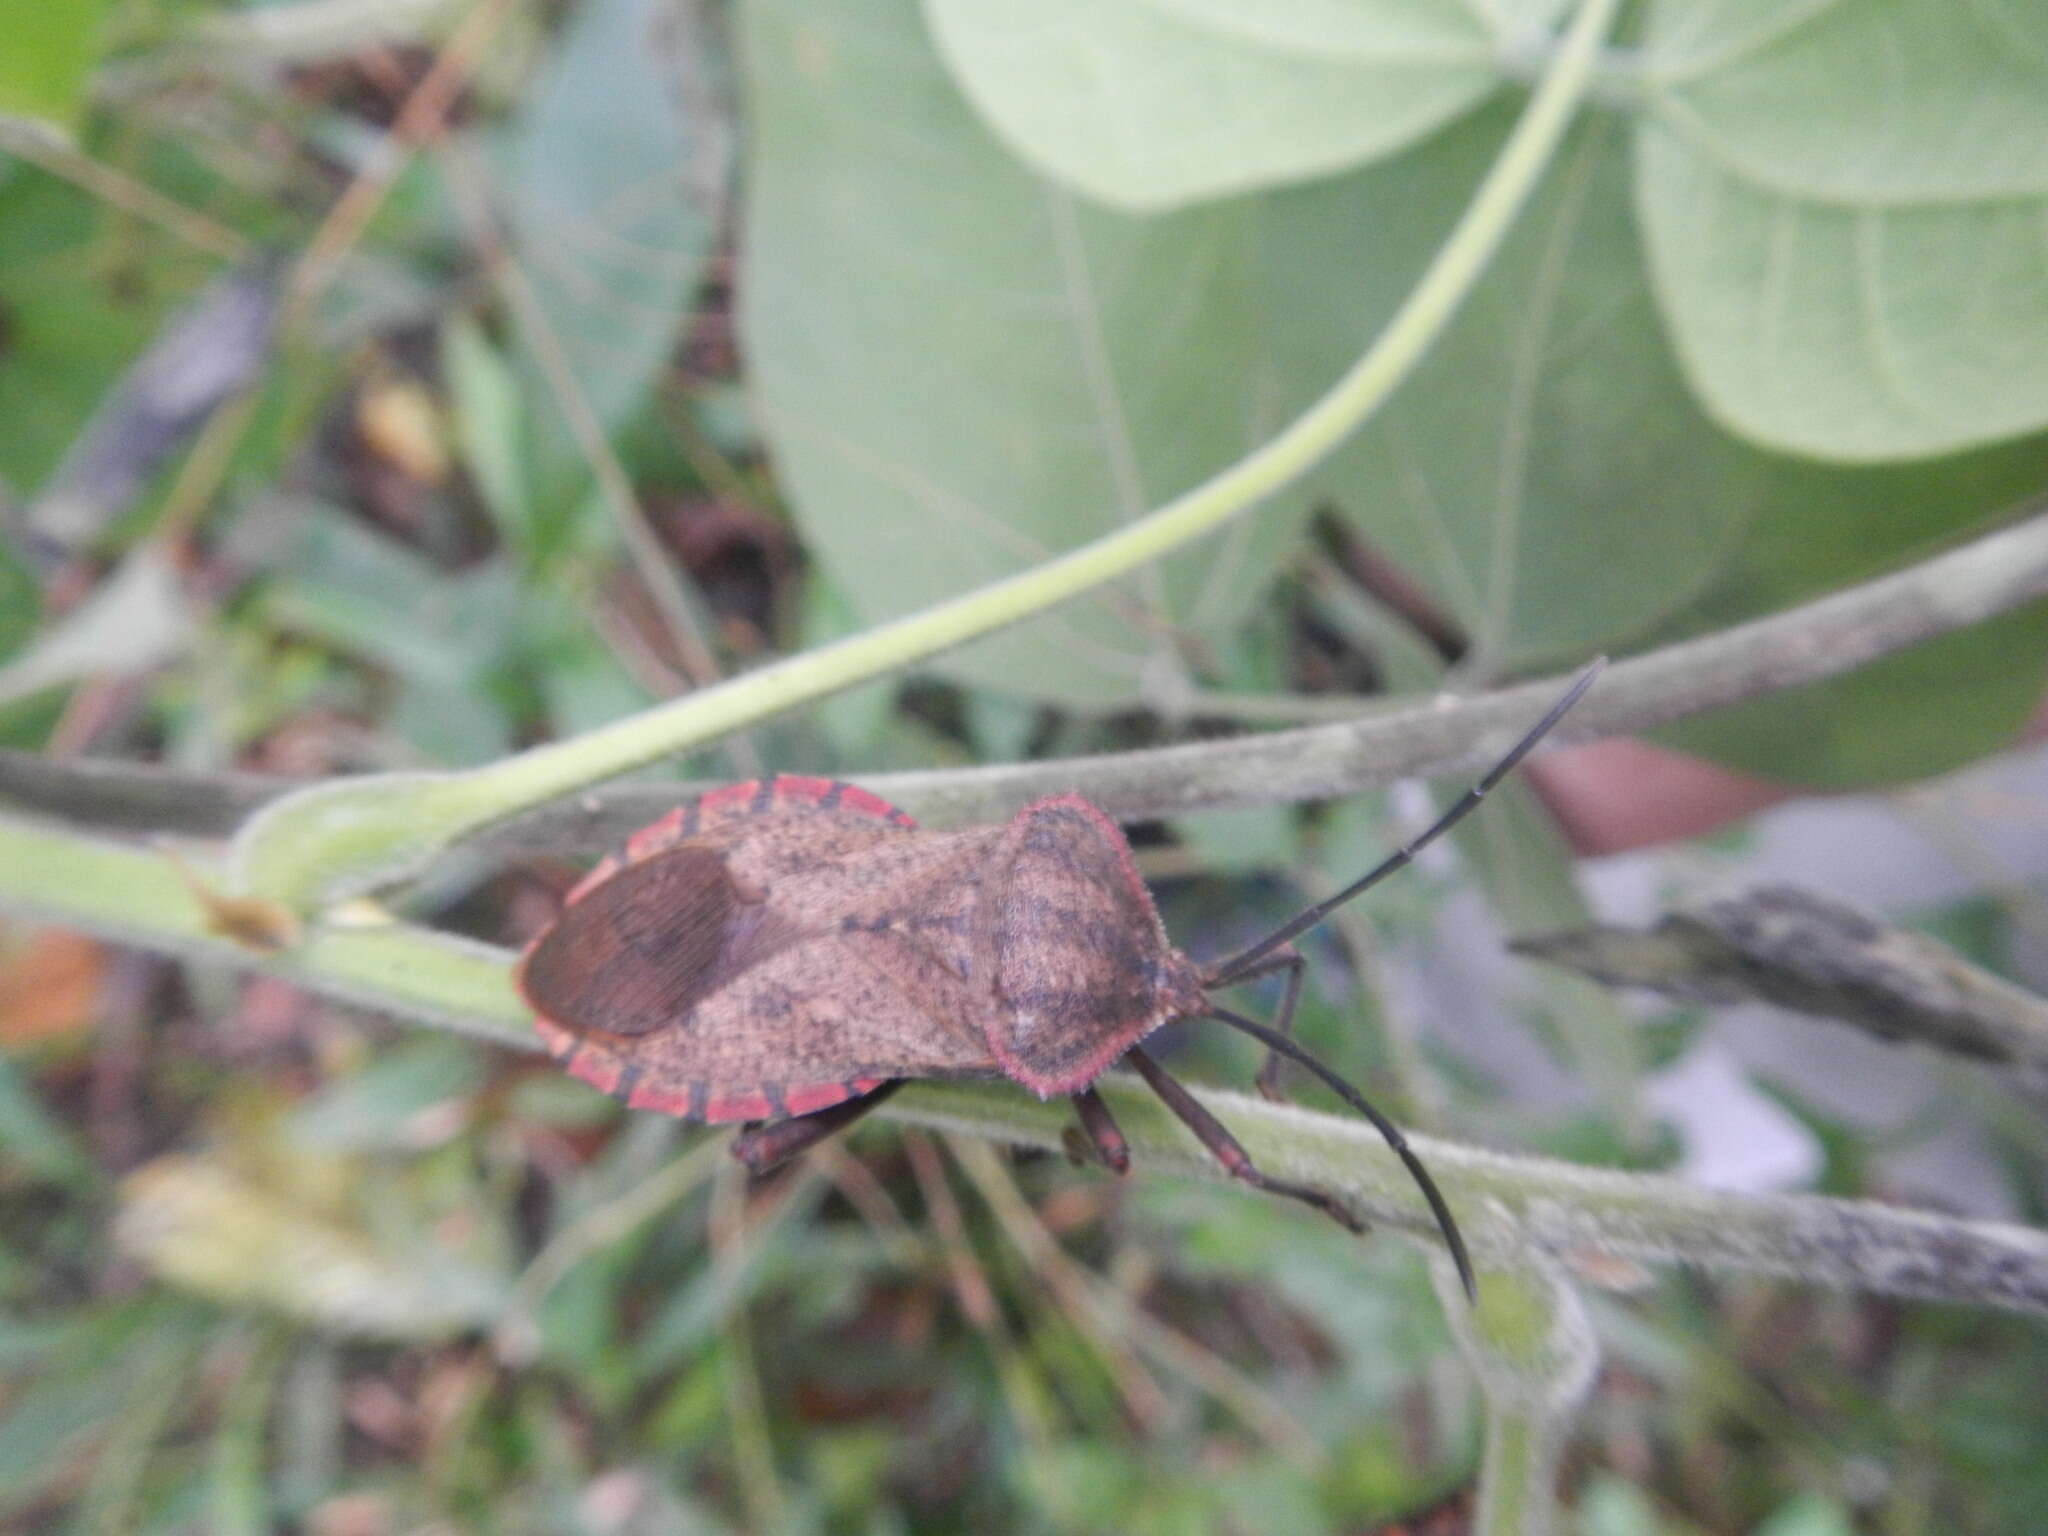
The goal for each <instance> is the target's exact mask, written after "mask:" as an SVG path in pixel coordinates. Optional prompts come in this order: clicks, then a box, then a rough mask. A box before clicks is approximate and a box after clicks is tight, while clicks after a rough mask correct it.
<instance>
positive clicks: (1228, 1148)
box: [1124, 1046, 1367, 1232]
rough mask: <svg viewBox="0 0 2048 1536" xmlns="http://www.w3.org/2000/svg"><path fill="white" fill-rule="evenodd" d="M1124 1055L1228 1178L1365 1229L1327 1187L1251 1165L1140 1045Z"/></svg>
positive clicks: (1232, 1139)
mask: <svg viewBox="0 0 2048 1536" xmlns="http://www.w3.org/2000/svg"><path fill="white" fill-rule="evenodd" d="M1124 1059H1125V1060H1126V1061H1128V1062H1129V1063H1130V1064H1131V1065H1132V1066H1133V1067H1135V1068H1137V1070H1138V1075H1139V1076H1140V1077H1142V1078H1144V1079H1145V1081H1146V1082H1147V1083H1148V1084H1149V1085H1150V1086H1151V1089H1152V1091H1153V1092H1154V1093H1156V1094H1158V1095H1159V1097H1160V1098H1162V1099H1164V1100H1165V1101H1166V1107H1167V1108H1168V1109H1170V1110H1172V1111H1173V1112H1174V1114H1175V1115H1177V1116H1179V1117H1180V1120H1181V1123H1182V1124H1183V1125H1185V1126H1186V1127H1187V1128H1188V1129H1189V1130H1191V1131H1193V1132H1194V1133H1195V1139H1196V1140H1197V1141H1199V1142H1201V1144H1202V1145H1203V1146H1205V1147H1207V1148H1208V1149H1209V1150H1210V1151H1211V1152H1213V1153H1214V1154H1215V1155H1216V1161H1217V1162H1219V1163H1221V1164H1222V1165H1223V1166H1224V1167H1225V1168H1226V1169H1228V1170H1229V1172H1230V1175H1231V1177H1232V1178H1235V1179H1238V1180H1240V1181H1242V1182H1243V1183H1246V1184H1249V1185H1250V1186H1251V1187H1252V1188H1253V1189H1263V1190H1265V1191H1266V1192H1267V1193H1268V1194H1274V1195H1283V1196H1285V1197H1286V1198H1287V1199H1289V1200H1299V1201H1300V1202H1301V1203H1302V1204H1303V1205H1308V1206H1313V1207H1314V1208H1315V1209H1316V1210H1319V1211H1321V1212H1322V1213H1323V1214H1324V1215H1325V1216H1327V1217H1329V1218H1330V1219H1331V1220H1332V1221H1334V1222H1336V1223H1337V1224H1338V1225H1339V1226H1340V1227H1343V1228H1345V1229H1346V1230H1347V1231H1351V1232H1363V1231H1365V1230H1367V1228H1366V1224H1365V1222H1364V1221H1363V1220H1362V1219H1361V1218H1360V1217H1359V1216H1358V1214H1357V1213H1356V1212H1355V1211H1353V1210H1351V1209H1350V1208H1349V1207H1348V1206H1346V1205H1345V1204H1344V1202H1343V1201H1341V1200H1339V1199H1338V1198H1337V1197H1336V1196H1335V1195H1333V1194H1331V1193H1330V1192H1329V1191H1328V1190H1323V1189H1317V1188H1315V1187H1314V1186H1313V1185H1309V1184H1297V1183H1295V1182H1293V1181H1292V1180H1291V1179H1276V1178H1274V1177H1273V1176H1272V1175H1271V1174H1269V1173H1266V1172H1264V1171H1262V1170H1261V1169H1259V1168H1258V1167H1257V1166H1256V1165H1254V1164H1253V1162H1252V1159H1251V1154H1250V1153H1249V1152H1247V1151H1245V1149H1244V1146H1243V1144H1242V1143H1240V1142H1239V1141H1238V1139H1237V1138H1236V1137H1235V1136H1233V1135H1231V1134H1230V1132H1229V1131H1227V1130H1225V1129H1224V1126H1223V1122H1222V1121H1221V1120H1218V1119H1217V1118H1216V1117H1215V1116H1214V1115H1212V1114H1210V1113H1209V1111H1208V1110H1207V1109H1205V1108H1203V1106H1202V1103H1201V1101H1200V1100H1199V1099H1197V1098H1196V1097H1195V1096H1194V1095H1193V1094H1191V1093H1189V1092H1188V1091H1187V1089H1185V1088H1183V1087H1182V1086H1181V1085H1180V1084H1179V1083H1178V1082H1176V1081H1175V1080H1174V1079H1173V1078H1172V1077H1169V1076H1168V1075H1167V1072H1166V1069H1165V1068H1164V1067H1162V1066H1160V1065H1159V1063H1158V1062H1156V1061H1154V1060H1153V1059H1152V1058H1151V1057H1150V1056H1148V1055H1146V1054H1145V1052H1144V1051H1143V1050H1142V1049H1141V1048H1139V1047H1137V1046H1133V1047H1132V1048H1131V1050H1130V1052H1129V1053H1128V1054H1127V1055H1126V1056H1125V1058H1124Z"/></svg>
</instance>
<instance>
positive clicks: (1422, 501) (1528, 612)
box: [1261, 111, 1756, 674]
mask: <svg viewBox="0 0 2048 1536" xmlns="http://www.w3.org/2000/svg"><path fill="white" fill-rule="evenodd" d="M1506 126H1507V114H1506V113H1505V112H1504V111H1494V112H1487V113H1482V114H1479V115H1478V116H1476V117H1474V118H1472V119H1471V120H1469V121H1468V122H1465V123H1461V124H1459V125H1458V126H1457V127H1455V128H1453V129H1451V130H1449V131H1447V132H1446V133H1443V134H1440V135H1439V136H1438V137H1436V138H1435V139H1433V140H1431V141H1430V142H1429V143H1428V144H1426V145H1424V146H1422V147H1421V148H1419V149H1416V150H1414V151H1412V152H1410V153H1408V154H1406V155H1403V156H1400V157H1399V158H1397V159H1395V160H1393V161H1390V162H1388V163H1387V164H1385V165H1383V166H1378V167H1374V168H1372V169H1370V170H1366V171H1360V172H1356V173H1354V174H1352V175H1350V176H1347V177H1344V178H1342V179H1340V180H1335V181H1330V182H1326V183H1323V184H1321V185H1319V186H1316V187H1313V188H1304V189H1302V190H1299V191H1295V192H1288V193H1279V194H1275V195H1273V196H1271V197H1270V198H1268V199H1267V200H1266V206H1265V210H1264V213H1263V215H1262V220H1261V225H1262V228H1261V234H1262V241H1261V246H1262V249H1263V251H1264V253H1265V261H1266V269H1267V270H1266V287H1267V292H1268V295H1269V298H1268V308H1269V311H1270V314H1271V324H1272V326H1273V331H1274V348H1275V353H1276V357H1277V363H1278V368H1277V372H1278V374H1279V376H1280V377H1281V378H1283V379H1285V380H1287V381H1289V386H1290V387H1291V388H1293V389H1296V390H1302V391H1306V390H1307V389H1309V388H1312V387H1313V383H1312V381H1314V380H1316V379H1319V378H1324V377H1327V376H1328V375H1329V374H1330V373H1331V372H1332V371H1333V370H1334V369H1336V368H1339V367H1342V366H1343V363H1344V361H1345V360H1346V359H1347V358H1348V357H1349V356H1351V355H1353V353H1354V352H1355V350H1356V348H1357V347H1358V346H1360V345H1361V344H1362V343H1363V339H1364V338H1365V337H1367V336H1370V335H1371V334H1373V333H1374V332H1375V331H1377V330H1378V329H1379V327H1380V326H1381V325H1382V324H1384V322H1385V318H1386V316H1387V315H1388V314H1390V313H1391V312H1392V311H1393V309H1394V306H1395V305H1397V304H1398V303H1399V302H1400V300H1401V298H1402V296H1403V295H1404V294H1405V293H1406V292H1407V291H1408V288H1409V287H1410V285H1411V284H1412V282H1413V280H1414V275H1415V273H1416V272H1418V271H1419V270H1420V269H1421V267H1422V265H1423V263H1424V262H1425V261H1427V260H1428V258H1429V255H1430V252H1431V251H1432V249H1433V248H1434V244H1435V242H1436V241H1437V240H1438V239H1439V238H1440V237H1441V231H1442V229H1443V228H1444V227H1445V226H1446V225H1447V224H1448V223H1449V221H1450V220H1451V219H1452V218H1453V217H1455V215H1456V212H1457V210H1458V209H1459V208H1460V207H1462V206H1463V204H1464V201H1465V199H1466V197H1467V196H1468V193H1469V189H1470V188H1471V186H1472V185H1473V184H1474V183H1475V182H1476V181H1477V180H1478V178H1479V177H1480V176H1481V175H1482V174H1483V173H1484V171H1485V169H1486V167H1487V166H1488V165H1489V164H1490V163H1491V161H1492V159H1493V156H1494V154H1495V152H1496V151H1497V149H1498V146H1499V143H1500V139H1501V135H1502V134H1503V132H1504V131H1505V129H1506ZM1283 398H1284V397H1283ZM1755 478H1756V471H1755V455H1754V454H1752V453H1751V452H1749V451H1748V450H1746V449H1744V448H1742V447H1740V446H1739V445H1737V444H1734V443H1731V442H1730V441H1728V440H1727V439H1726V438H1724V437H1723V436H1722V435H1721V434H1719V433H1718V432H1716V431H1715V430H1714V429H1713V427H1712V426H1711V425H1710V424H1709V423H1707V422H1706V421H1705V420H1704V419H1702V417H1701V416H1700V414H1699V412H1698V410H1697V408H1696V407H1695V406H1694V405H1693V403H1692V401H1691V399H1690V397H1689V395H1688V394H1687V392H1686V389H1685V387H1684V383H1683V381H1682V379H1681V378H1680V375H1679V372H1678V369H1677V366H1676V364H1675V363H1674V361H1673V359H1672V357H1671V354H1670V350H1669V347H1668V346H1667V344H1666V342H1665V340H1664V337H1663V334H1662V329H1661V327H1660V325H1659V323H1658V320H1657V316H1656V313H1655V308H1654V305H1653V303H1652V300H1651V296H1650V293H1649V289H1648V285H1647V281H1646V278H1645V275H1644V272H1643V266H1642V258H1641V255H1640V252H1639V248H1638V246H1637V244H1636V240H1635V235H1634V231H1633V229H1632V227H1631V217H1630V210H1629V201H1628V175H1627V167H1626V161H1625V156H1624V150H1623V144H1622V141H1621V136H1620V134H1619V132H1618V131H1617V129H1616V128H1615V126H1614V125H1613V124H1612V123H1610V122H1599V121H1596V122H1594V123H1592V124H1590V125H1588V126H1586V127H1583V128H1581V129H1579V130H1577V131H1576V132H1575V134H1574V136H1573V138H1572V139H1570V140H1569V141H1568V142H1567V143H1566V145H1565V147H1564V148H1563V150H1562V151H1561V152H1560V155H1559V159H1558V163H1557V164H1556V165H1555V166H1554V167H1553V168H1552V169H1551V172H1550V174H1549V176H1548V177H1547V178H1546V180H1545V182H1544V185H1543V186H1542V188H1541V189H1540V190H1539V191H1538V193H1537V195H1536V198H1535V200H1534V201H1533V202H1532V204H1531V206H1530V208H1529V210H1528V212H1527V213H1526V214H1525V215H1524V217H1523V218H1522V220H1521V222H1520V224H1519V225H1518V226H1517V228H1516V229H1515V231H1514V233H1513V234H1512V235H1511V236H1510V237H1509V239H1508V242H1507V244H1506V245H1505V246H1504V247H1503V248H1502V250H1501V253H1500V255H1499V256H1498V257H1496V258H1495V260H1494V263H1493V266H1492V268H1491V269H1490V270H1489V272H1488V274H1487V275H1486V277H1485V278H1483V279H1482V280H1481V282H1480V284H1479V286H1478V288H1477V289H1476V290H1475V292H1474V293H1473V295H1472V297H1471V298H1470V299H1469V300H1468V301H1467V302H1466V304H1465V306H1464V307H1463V309H1462V310H1461V311H1460V312H1459V314H1458V317H1457V318H1456V319H1455V320H1454V321H1453V322H1452V323H1451V326H1450V328H1449V329H1448V331H1447V332H1446V334H1445V335H1444V336H1443V338H1442V339H1441V340H1440V341H1439V342H1438V343H1437V346H1436V347H1435V349H1434V350H1433V351H1432V352H1431V354H1430V356H1429V357H1428V358H1427V359H1425V360H1424V362H1423V363H1422V365H1421V366H1420V367H1419V368H1418V369H1417V370H1416V372H1415V374H1414V376H1413V377H1412V378H1410V379H1409V381H1408V382H1407V383H1406V384H1405V385H1404V386H1403V387H1402V388H1401V391H1400V392H1399V393H1398V394H1397V395H1396V396H1395V397H1394V398H1393V399H1392V400H1391V401H1389V402H1388V404H1387V408H1386V409H1385V410H1384V411H1382V412H1381V413H1380V415H1379V416H1378V417H1377V418H1376V419H1375V420H1374V421H1373V422H1371V423H1369V424H1368V425H1367V426H1366V428H1365V429H1364V430H1363V431H1362V432H1361V433H1359V434H1358V436H1357V437H1356V438H1355V439H1354V440H1353V441H1352V442H1350V443H1348V444H1346V445H1345V446H1344V447H1343V448H1342V449H1340V450H1339V451H1338V452H1337V453H1336V454H1335V455H1333V456H1332V458H1331V459H1330V461H1329V462H1328V463H1327V464H1326V465H1325V466H1324V467H1323V468H1322V469H1321V470H1320V471H1318V472H1317V474H1316V475H1315V477H1314V481H1315V484H1316V486H1317V488H1318V489H1319V490H1320V491H1322V493H1323V494H1324V495H1325V496H1326V497H1327V498H1328V499H1329V500H1330V501H1331V502H1332V503H1333V504H1334V505H1335V506H1336V507H1337V509H1338V510H1339V511H1340V513H1341V514H1342V515H1343V516H1344V517H1345V518H1346V519H1347V520H1348V521H1349V522H1350V523H1351V525H1352V526H1353V527H1354V528H1355V529H1356V530H1357V531H1358V533H1359V534H1360V535H1361V536H1362V537H1363V538H1364V539H1365V540H1366V542H1367V543H1368V544H1369V545H1371V546H1372V547H1374V548H1376V549H1378V550H1380V551H1382V552H1383V553H1385V554H1387V555H1389V556H1391V557H1392V558H1393V559H1394V560H1395V561H1396V562H1397V563H1399V564H1400V565H1401V566H1402V567H1403V569H1405V570H1406V571H1408V572H1410V573H1411V574H1412V575H1414V576H1416V577H1417V578H1419V579H1420V580H1421V581H1422V582H1423V584H1424V586H1425V587H1426V589H1427V590H1428V592H1429V593H1430V595H1431V596H1432V597H1433V598H1434V599H1435V601H1436V602H1438V603H1439V604H1441V605H1442V606H1443V607H1444V608H1445V609H1447V610H1448V611H1449V613H1450V614H1452V615H1453V616H1454V617H1455V618H1456V619H1457V620H1458V622H1459V624H1460V625H1461V626H1462V628H1463V629H1464V630H1465V632H1466V634H1467V635H1468V637H1469V638H1470V641H1471V644H1472V647H1473V657H1472V663H1471V664H1472V666H1473V668H1474V669H1475V670H1476V671H1477V672H1479V673H1482V674H1484V673H1489V672H1496V671H1515V670H1526V669H1531V668H1536V667H1542V666H1559V665H1569V664H1572V663H1574V662H1576V661H1578V660H1581V659H1583V658H1584V657H1585V656H1586V655H1588V654H1590V653H1592V652H1594V651H1597V650H1600V649H1603V648H1606V647H1610V646H1614V645H1617V644H1619V643H1621V642H1622V641H1623V640H1624V639H1625V638H1626V637H1629V636H1631V635H1633V634H1634V633H1636V632H1638V631H1640V630H1641V629H1642V628H1643V627H1644V626H1646V625H1648V624H1650V623H1653V622H1655V621H1656V620H1658V619H1659V618H1661V617H1663V616H1665V615H1668V614H1670V613H1672V612H1673V611H1675V610H1676V609H1677V608H1679V607H1680V606H1681V605H1682V604H1684V603H1687V602H1689V601H1691V600H1692V599H1693V598H1695V597H1696V596H1697V595H1698V593H1699V592H1700V590H1701V589H1702V587H1703V586H1704V585H1705V584H1706V583H1707V582H1708V581H1709V580H1710V579H1711V578H1712V576H1713V574H1714V573H1715V572H1716V571H1717V570H1718V569H1719V568H1720V567H1721V566H1722V565H1723V564H1724V563H1725V562H1726V561H1727V559H1728V558H1729V556H1730V555H1731V554H1732V552H1733V550H1734V547H1735V545H1736V542H1737V540H1738V539H1739V538H1740V535H1741V532H1742V529H1743V527H1744V525H1745V524H1746V522H1747V521H1748V519H1749V517H1750V515H1751V513H1752V511H1753V508H1754V505H1755V491H1754V487H1753V485H1752V482H1753V481H1754V479H1755Z"/></svg>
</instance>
